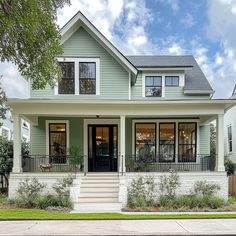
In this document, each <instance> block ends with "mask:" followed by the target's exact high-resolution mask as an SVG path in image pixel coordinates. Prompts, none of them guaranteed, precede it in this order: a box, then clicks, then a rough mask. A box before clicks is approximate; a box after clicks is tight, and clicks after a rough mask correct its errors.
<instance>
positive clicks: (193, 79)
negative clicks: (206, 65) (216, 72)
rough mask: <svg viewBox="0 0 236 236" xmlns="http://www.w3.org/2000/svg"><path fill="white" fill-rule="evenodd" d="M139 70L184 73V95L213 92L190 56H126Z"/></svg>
mask: <svg viewBox="0 0 236 236" xmlns="http://www.w3.org/2000/svg"><path fill="white" fill-rule="evenodd" d="M127 58H128V59H129V60H130V61H131V62H132V63H133V64H134V65H135V66H136V67H137V68H138V69H140V70H142V69H143V68H150V69H151V68H173V69H177V70H184V71H185V86H184V93H185V94H213V93H214V90H213V89H212V87H211V85H210V84H209V82H208V80H207V79H206V77H205V75H204V73H203V72H202V70H201V69H200V67H199V65H198V63H197V62H196V60H195V59H194V57H193V56H192V55H184V56H166V55H163V56H127Z"/></svg>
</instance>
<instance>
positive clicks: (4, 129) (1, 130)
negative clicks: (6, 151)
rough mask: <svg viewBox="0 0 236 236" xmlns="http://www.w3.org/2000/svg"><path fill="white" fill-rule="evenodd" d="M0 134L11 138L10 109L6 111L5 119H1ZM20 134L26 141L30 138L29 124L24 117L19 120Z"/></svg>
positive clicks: (11, 121) (11, 120) (11, 122)
mask: <svg viewBox="0 0 236 236" xmlns="http://www.w3.org/2000/svg"><path fill="white" fill-rule="evenodd" d="M1 123H2V126H0V135H1V136H5V137H6V138H7V139H8V140H13V119H12V115H11V112H10V111H7V112H6V119H4V120H2V121H1ZM21 128H22V130H21V135H22V139H23V140H24V141H26V142H29V140H30V124H29V123H28V122H27V121H25V120H24V119H22V120H21Z"/></svg>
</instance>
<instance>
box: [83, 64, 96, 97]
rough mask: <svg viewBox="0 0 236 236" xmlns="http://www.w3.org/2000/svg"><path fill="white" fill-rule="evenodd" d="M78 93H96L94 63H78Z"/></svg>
mask: <svg viewBox="0 0 236 236" xmlns="http://www.w3.org/2000/svg"><path fill="white" fill-rule="evenodd" d="M79 93H80V94H96V63H95V62H80V63H79Z"/></svg>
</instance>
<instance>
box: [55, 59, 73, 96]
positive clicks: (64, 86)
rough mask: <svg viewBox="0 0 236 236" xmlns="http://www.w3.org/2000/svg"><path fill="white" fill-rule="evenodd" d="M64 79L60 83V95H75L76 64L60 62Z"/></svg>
mask: <svg viewBox="0 0 236 236" xmlns="http://www.w3.org/2000/svg"><path fill="white" fill-rule="evenodd" d="M60 66H61V71H62V78H61V80H60V81H59V83H58V94H74V93H75V64H74V62H60Z"/></svg>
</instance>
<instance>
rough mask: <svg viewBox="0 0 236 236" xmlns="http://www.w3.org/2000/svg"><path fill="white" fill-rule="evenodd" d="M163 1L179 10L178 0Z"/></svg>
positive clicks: (173, 8) (161, 0) (174, 9)
mask: <svg viewBox="0 0 236 236" xmlns="http://www.w3.org/2000/svg"><path fill="white" fill-rule="evenodd" d="M160 2H161V3H164V4H167V5H169V6H170V8H171V9H172V10H173V11H174V12H177V11H178V10H179V1H178V0H160Z"/></svg>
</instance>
